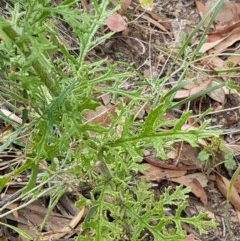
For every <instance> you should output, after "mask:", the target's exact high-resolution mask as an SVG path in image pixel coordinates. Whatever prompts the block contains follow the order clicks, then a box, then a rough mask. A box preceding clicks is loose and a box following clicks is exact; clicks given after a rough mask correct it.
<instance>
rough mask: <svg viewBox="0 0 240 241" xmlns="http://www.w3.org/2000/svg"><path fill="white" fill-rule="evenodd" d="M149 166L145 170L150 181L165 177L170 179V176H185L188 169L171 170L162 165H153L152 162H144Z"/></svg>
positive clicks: (145, 175) (145, 174)
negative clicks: (161, 166)
mask: <svg viewBox="0 0 240 241" xmlns="http://www.w3.org/2000/svg"><path fill="white" fill-rule="evenodd" d="M143 165H144V166H145V167H147V171H145V172H144V177H145V178H146V179H147V180H149V181H158V182H159V181H161V180H163V179H167V180H169V179H170V178H176V177H181V176H184V175H185V174H186V173H187V171H182V170H169V169H164V168H160V167H156V166H153V165H151V164H147V163H144V164H143Z"/></svg>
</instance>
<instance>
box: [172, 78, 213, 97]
mask: <svg viewBox="0 0 240 241" xmlns="http://www.w3.org/2000/svg"><path fill="white" fill-rule="evenodd" d="M210 83H211V80H210V79H209V80H207V81H205V82H203V83H201V84H199V85H197V86H196V85H195V87H193V88H192V89H190V90H178V91H177V92H176V94H175V96H174V99H184V98H187V97H189V96H191V95H194V94H197V93H199V92H200V91H202V90H205V89H207V88H208V87H209V85H210Z"/></svg>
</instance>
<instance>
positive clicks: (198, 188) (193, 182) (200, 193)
mask: <svg viewBox="0 0 240 241" xmlns="http://www.w3.org/2000/svg"><path fill="white" fill-rule="evenodd" d="M197 178H199V176H197V175H195V176H194V175H187V176H182V177H178V178H171V179H170V181H173V182H176V183H179V184H182V185H184V186H187V187H190V188H191V192H192V193H193V194H194V195H195V196H196V197H198V198H199V199H200V200H201V202H202V203H203V205H204V206H206V205H207V202H208V199H207V194H206V192H205V190H204V189H203V187H202V185H201V183H200V182H199V181H198V179H197Z"/></svg>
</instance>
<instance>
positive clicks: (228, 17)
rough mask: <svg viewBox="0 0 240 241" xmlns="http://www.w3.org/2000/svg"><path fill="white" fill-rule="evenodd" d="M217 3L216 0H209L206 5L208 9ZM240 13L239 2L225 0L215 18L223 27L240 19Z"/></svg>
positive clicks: (218, 24)
mask: <svg viewBox="0 0 240 241" xmlns="http://www.w3.org/2000/svg"><path fill="white" fill-rule="evenodd" d="M215 3H216V1H213V0H208V2H207V3H206V5H205V6H206V8H207V9H208V10H210V8H212V7H213V5H214V4H215ZM239 13H240V5H239V4H237V3H234V2H230V1H228V0H225V1H224V3H223V4H222V7H221V9H220V10H219V12H218V14H217V16H216V18H215V22H216V23H217V26H219V27H222V26H223V25H226V26H227V25H228V26H229V25H232V23H234V22H236V21H237V20H239Z"/></svg>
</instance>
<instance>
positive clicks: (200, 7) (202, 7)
mask: <svg viewBox="0 0 240 241" xmlns="http://www.w3.org/2000/svg"><path fill="white" fill-rule="evenodd" d="M195 4H196V7H197V9H198V12H199V14H200V16H201V18H204V17H205V15H206V14H207V13H208V11H209V9H208V8H207V7H206V6H205V5H204V4H203V3H202V2H201V1H195ZM210 19H211V18H210V17H208V18H207V19H206V21H205V22H204V23H203V25H204V26H205V27H207V26H208V23H209V21H210Z"/></svg>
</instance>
